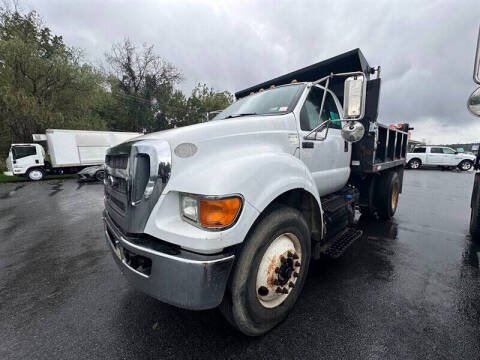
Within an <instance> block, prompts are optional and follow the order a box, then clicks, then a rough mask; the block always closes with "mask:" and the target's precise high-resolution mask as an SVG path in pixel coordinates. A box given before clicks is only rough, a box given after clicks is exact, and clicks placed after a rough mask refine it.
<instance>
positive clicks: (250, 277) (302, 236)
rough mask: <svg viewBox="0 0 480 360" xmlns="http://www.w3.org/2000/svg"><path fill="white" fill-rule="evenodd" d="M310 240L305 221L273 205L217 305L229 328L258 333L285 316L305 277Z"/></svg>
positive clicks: (257, 227) (246, 249) (248, 240)
mask: <svg viewBox="0 0 480 360" xmlns="http://www.w3.org/2000/svg"><path fill="white" fill-rule="evenodd" d="M310 242H311V240H310V230H309V228H308V225H307V222H306V221H305V219H304V217H303V215H302V214H301V213H300V212H299V211H298V210H296V209H293V208H290V207H279V208H277V209H276V210H274V211H272V212H270V213H269V214H268V215H266V216H265V217H264V218H263V219H262V220H261V221H260V222H259V223H258V224H257V225H256V226H255V228H254V230H253V231H252V233H251V234H250V235H249V236H248V238H247V240H246V242H245V245H244V247H243V249H242V251H241V253H240V255H239V257H238V259H237V262H236V264H235V267H234V269H233V271H232V277H231V282H230V286H229V289H228V290H227V292H226V294H225V297H224V299H223V302H222V304H221V306H220V310H221V312H222V313H223V315H224V316H225V317H226V318H227V320H228V321H229V322H230V323H231V324H232V325H233V326H235V327H236V328H237V329H238V330H240V331H241V332H242V333H244V334H245V335H249V336H258V335H262V334H264V333H266V332H267V331H269V330H270V329H272V328H273V327H275V326H276V325H278V324H279V323H280V322H281V321H283V320H284V319H285V318H286V317H287V315H288V313H289V312H290V310H291V309H292V308H293V306H294V305H295V302H296V301H297V299H298V297H299V295H300V293H301V291H302V288H303V285H304V283H305V279H306V277H307V272H308V267H309V264H310V252H311V243H310Z"/></svg>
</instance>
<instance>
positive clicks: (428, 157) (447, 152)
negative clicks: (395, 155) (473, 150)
mask: <svg viewBox="0 0 480 360" xmlns="http://www.w3.org/2000/svg"><path fill="white" fill-rule="evenodd" d="M474 162H475V155H472V154H467V153H459V152H458V151H455V150H453V149H452V148H449V147H446V146H417V147H415V148H414V149H413V150H412V152H409V153H407V165H408V167H409V168H410V169H418V168H419V167H421V166H441V167H449V168H455V167H458V168H459V169H460V170H462V171H468V170H470V169H471V168H473V164H474Z"/></svg>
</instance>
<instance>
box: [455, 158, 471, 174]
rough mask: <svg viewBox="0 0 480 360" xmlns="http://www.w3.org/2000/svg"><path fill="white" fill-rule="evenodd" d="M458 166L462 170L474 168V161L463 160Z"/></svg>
mask: <svg viewBox="0 0 480 360" xmlns="http://www.w3.org/2000/svg"><path fill="white" fill-rule="evenodd" d="M458 168H459V169H460V170H462V171H468V170H470V169H471V168H473V162H472V161H470V160H463V161H461V162H460V164H458Z"/></svg>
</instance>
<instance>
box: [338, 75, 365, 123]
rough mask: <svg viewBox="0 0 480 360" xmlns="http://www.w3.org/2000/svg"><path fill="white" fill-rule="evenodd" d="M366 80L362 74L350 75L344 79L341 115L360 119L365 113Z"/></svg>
mask: <svg viewBox="0 0 480 360" xmlns="http://www.w3.org/2000/svg"><path fill="white" fill-rule="evenodd" d="M366 95H367V81H366V79H365V76H364V75H356V76H350V77H348V78H347V79H345V84H344V92H343V112H344V114H343V117H344V118H345V119H351V120H361V119H362V118H363V116H364V115H365V99H366Z"/></svg>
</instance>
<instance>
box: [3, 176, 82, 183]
mask: <svg viewBox="0 0 480 360" xmlns="http://www.w3.org/2000/svg"><path fill="white" fill-rule="evenodd" d="M76 178H78V176H77V174H63V175H47V176H46V177H45V180H52V179H76ZM22 181H29V180H28V179H27V178H26V177H23V176H7V175H3V174H0V183H11V182H22Z"/></svg>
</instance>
